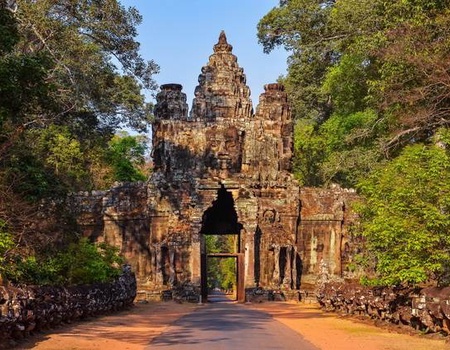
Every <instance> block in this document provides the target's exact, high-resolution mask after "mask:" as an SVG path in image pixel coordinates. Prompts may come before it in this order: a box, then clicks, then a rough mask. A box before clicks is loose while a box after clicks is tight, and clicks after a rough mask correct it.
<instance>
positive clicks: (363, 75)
mask: <svg viewBox="0 0 450 350" xmlns="http://www.w3.org/2000/svg"><path fill="white" fill-rule="evenodd" d="M449 15H450V3H449V2H448V1H440V0H436V1H428V0H427V1H425V0H414V1H413V0H404V1H403V0H402V1H400V0H395V1H384V0H362V1H361V0H341V1H325V0H289V1H284V0H282V1H280V3H279V6H277V7H275V8H274V9H272V10H271V11H270V12H269V13H268V14H266V16H264V17H263V18H262V19H261V21H260V22H259V25H258V38H259V41H260V43H261V44H262V45H263V47H264V50H265V51H266V52H269V51H270V50H272V49H273V48H274V47H275V46H279V45H282V46H284V47H285V48H286V49H287V50H290V51H291V56H290V58H289V60H288V64H289V69H288V74H287V76H286V77H284V78H282V82H283V83H284V84H285V85H286V90H287V91H288V93H289V96H290V98H291V99H292V103H293V105H294V115H295V118H296V119H297V121H296V127H295V135H294V147H295V159H294V169H295V172H296V176H297V178H298V179H299V180H300V182H301V183H302V184H303V185H309V186H319V185H324V186H326V185H328V184H330V183H332V182H336V183H339V184H341V185H343V186H356V187H357V188H358V189H359V192H360V194H362V195H363V197H365V199H366V203H365V204H364V205H363V206H362V209H361V226H360V229H361V233H362V234H363V235H364V236H365V238H366V252H367V255H365V256H364V257H360V260H359V261H360V262H361V263H362V262H364V261H365V263H366V264H367V267H368V270H367V271H369V270H370V269H373V268H375V272H376V274H375V275H374V278H373V279H371V282H373V283H382V284H399V283H404V284H415V283H422V282H425V281H428V280H430V279H434V280H435V281H438V283H441V284H446V283H448V282H449V280H448V276H447V275H448V267H449V261H448V259H449V258H448V256H449V254H448V253H449V252H448V238H447V237H446V234H448V229H449V227H448V222H447V220H448V180H449V168H448V165H447V164H448V130H449V125H450V99H449V96H450V93H449V92H450V90H449V86H450V84H449V81H448V79H449V77H450V74H449V73H450V68H449V67H450V62H449V57H450V55H449V47H450V46H449V40H450V39H449V38H450V32H449V28H450V25H449V24H450V23H449V21H450V16H449Z"/></svg>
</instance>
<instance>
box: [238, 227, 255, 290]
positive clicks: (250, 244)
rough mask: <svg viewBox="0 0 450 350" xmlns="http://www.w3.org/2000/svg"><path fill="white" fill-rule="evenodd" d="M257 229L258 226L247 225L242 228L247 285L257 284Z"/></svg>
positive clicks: (248, 286)
mask: <svg viewBox="0 0 450 350" xmlns="http://www.w3.org/2000/svg"><path fill="white" fill-rule="evenodd" d="M255 231H256V227H253V225H252V226H245V229H243V230H241V235H244V239H245V240H244V242H245V244H244V259H245V287H246V288H251V287H254V286H255Z"/></svg>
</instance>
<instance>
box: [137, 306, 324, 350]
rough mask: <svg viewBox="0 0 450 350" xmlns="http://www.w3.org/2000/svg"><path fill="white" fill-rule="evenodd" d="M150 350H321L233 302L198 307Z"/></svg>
mask: <svg viewBox="0 0 450 350" xmlns="http://www.w3.org/2000/svg"><path fill="white" fill-rule="evenodd" d="M324 336H326V335H324ZM149 349H177V350H187V349H195V350H202V349H205V350H206V349H207V350H222V349H225V350H228V349H230V350H235V349H245V350H253V349H257V350H266V349H280V350H281V349H283V350H284V349H286V350H291V349H299V350H318V348H316V347H315V346H313V345H312V344H311V343H309V342H307V341H306V340H305V339H304V338H303V337H302V336H301V335H300V334H298V333H296V332H294V331H293V330H291V329H290V328H288V327H286V326H285V325H283V324H282V323H280V322H278V321H275V320H274V319H273V318H271V317H270V316H269V315H268V314H266V313H263V312H260V311H257V310H252V309H250V308H249V307H248V306H246V305H242V304H236V303H231V302H221V303H208V304H206V305H204V306H201V307H199V308H198V309H197V310H196V311H195V312H193V313H191V314H189V315H186V316H184V317H182V318H181V319H179V320H178V321H177V322H175V324H173V325H172V326H170V327H169V328H168V329H167V330H166V331H165V332H164V333H162V334H161V335H160V336H158V337H156V338H155V339H153V342H151V343H150V345H149V346H148V347H146V350H149Z"/></svg>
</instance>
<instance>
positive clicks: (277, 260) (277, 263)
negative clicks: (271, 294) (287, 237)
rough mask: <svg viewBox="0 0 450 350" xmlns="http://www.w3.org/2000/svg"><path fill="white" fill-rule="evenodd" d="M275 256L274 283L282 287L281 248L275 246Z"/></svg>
mask: <svg viewBox="0 0 450 350" xmlns="http://www.w3.org/2000/svg"><path fill="white" fill-rule="evenodd" d="M273 256H274V264H275V266H274V269H273V275H272V283H273V284H275V285H276V286H279V285H280V246H279V245H275V246H274V248H273Z"/></svg>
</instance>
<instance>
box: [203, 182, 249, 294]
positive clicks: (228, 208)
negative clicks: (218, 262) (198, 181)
mask: <svg viewBox="0 0 450 350" xmlns="http://www.w3.org/2000/svg"><path fill="white" fill-rule="evenodd" d="M241 230H242V224H240V223H239V221H238V215H237V213H236V209H235V205H234V199H233V196H232V194H231V193H230V192H229V191H227V190H226V188H225V187H224V186H223V185H221V187H220V188H219V190H218V191H217V197H216V199H215V200H214V201H213V203H212V205H211V206H210V207H209V208H208V209H207V210H206V211H205V212H204V214H203V217H202V225H201V230H200V234H201V295H202V300H203V301H207V299H208V261H210V259H211V258H232V259H235V261H236V279H235V284H236V286H235V287H236V299H237V300H238V301H241V302H243V301H244V300H245V290H244V254H243V253H242V243H241ZM211 236H218V237H220V239H221V240H222V241H232V242H235V243H234V244H232V245H231V246H230V245H228V246H227V245H218V247H220V248H219V251H217V250H214V251H211V250H210V249H209V248H208V244H207V238H209V237H211ZM228 238H231V240H230V239H228ZM220 249H222V251H220Z"/></svg>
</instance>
